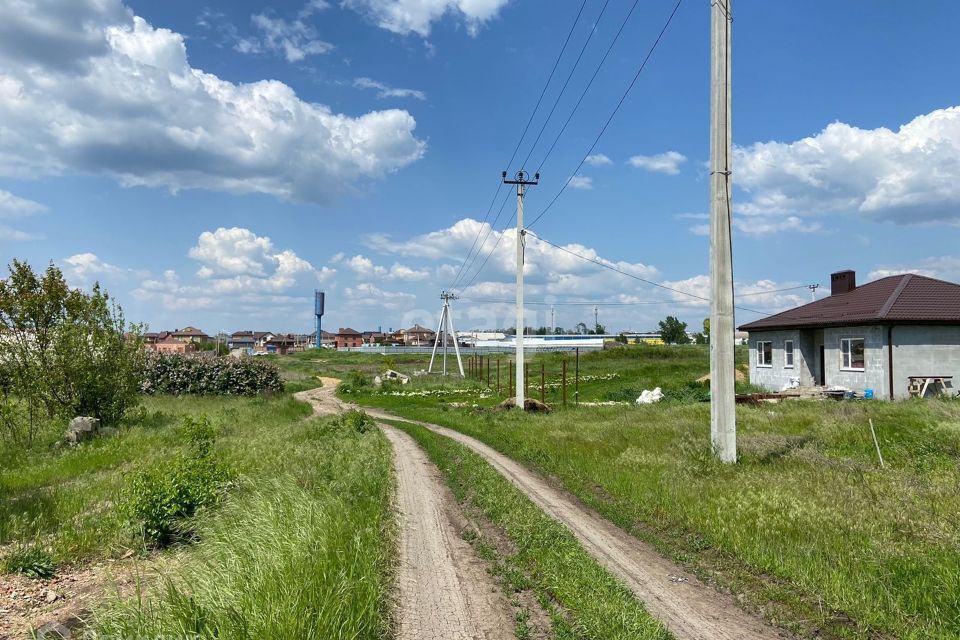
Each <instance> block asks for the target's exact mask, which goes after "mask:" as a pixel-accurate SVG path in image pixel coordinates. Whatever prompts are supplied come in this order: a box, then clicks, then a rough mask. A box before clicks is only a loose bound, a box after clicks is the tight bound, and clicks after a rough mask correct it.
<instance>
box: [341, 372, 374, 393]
mask: <svg viewBox="0 0 960 640" xmlns="http://www.w3.org/2000/svg"><path fill="white" fill-rule="evenodd" d="M368 386H370V380H369V379H368V378H367V376H366V375H365V374H364V373H363V372H362V371H351V372H350V375H348V376H347V378H346V380H344V381H343V382H341V383H340V386H338V387H337V389H338V390H339V391H340V392H341V393H356V392H357V391H360V390H361V389H363V388H365V387H368Z"/></svg>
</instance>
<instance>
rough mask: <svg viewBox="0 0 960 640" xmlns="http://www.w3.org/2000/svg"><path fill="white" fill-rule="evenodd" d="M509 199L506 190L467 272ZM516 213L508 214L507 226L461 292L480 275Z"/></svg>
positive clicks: (488, 237)
mask: <svg viewBox="0 0 960 640" xmlns="http://www.w3.org/2000/svg"><path fill="white" fill-rule="evenodd" d="M509 199H510V192H509V191H507V195H506V196H504V198H503V202H501V203H500V210H499V211H498V212H497V216H496V217H495V218H494V219H493V222H492V223H490V228H489V229H487V235H486V236H484V238H483V242H481V243H480V248H479V249H477V253H476V254H475V255H474V256H473V261H472V262H471V263H470V266H469V267H468V268H467V272H468V273H469V270H470V269H471V268H472V267H473V264H474V263H475V262H476V261H477V258H479V257H480V253H481V252H482V251H483V248H484V247H485V246H486V244H487V240H489V239H490V234H491V233H493V231H494V228H495V226H496V224H497V220H499V219H500V216H501V215H503V209H504V207H506V205H507V200H509ZM516 215H517V212H516V211H514V212H513V215H511V216H510V221H509V222H507V226H506V227H505V228H504V229H503V231H501V232H500V235H499V236H497V241H496V242H495V243H494V245H493V248H492V249H490V253H488V254H487V257H486V258H484V259H483V262H481V263H480V268H479V269H477V271H476V272H475V273H474V274H473V277H472V278H470V280H469V281H468V282H467V284H465V285H463V286H462V287H459V289H460V291H461V292H463V291H464V290H466V289H467V287H469V286H470V285H472V284H473V282H474V281H475V280H476V279H477V276H479V275H480V272H481V271H483V268H484V267H485V266H487V261H488V260H490V256H492V255H493V253H494V252H495V251H496V250H497V247H498V246H499V245H500V241H501V240H503V234H504V233H506V231H507V229H509V228H510V225H512V224H513V219H514V217H515V216H516Z"/></svg>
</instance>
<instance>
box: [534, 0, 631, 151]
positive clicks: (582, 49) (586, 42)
mask: <svg viewBox="0 0 960 640" xmlns="http://www.w3.org/2000/svg"><path fill="white" fill-rule="evenodd" d="M637 1H639V0H636V1H635V2H634V6H636V2H637ZM609 4H610V0H605V2H604V3H603V6H602V7H601V8H600V13H599V14H598V15H597V19H596V20H595V21H594V25H593V28H592V29H590V33H588V34H587V39H586V40H584V42H583V46H582V47H580V53H579V54H578V55H577V59H576V60H575V61H574V63H573V66H572V67H570V73H568V74H567V79H566V80H565V81H564V82H563V86H562V87H560V93H558V94H557V98H556V100H554V101H553V106H552V107H551V108H550V113H548V114H547V118H546V119H545V120H544V121H543V125H542V126H541V127H540V132H539V133H537V138H536V139H535V140H534V141H533V144H532V145H531V146H530V151H528V152H527V157H526V158H524V159H523V162H522V163H521V164H520V168H521V169H522V168H524V167H525V166H527V162H528V161H529V160H530V156H532V155H533V152H534V150H535V149H536V148H537V144H538V143H539V142H540V137H541V136H543V132H544V130H546V128H547V124H549V122H550V119H551V118H552V117H553V113H554V112H555V111H556V110H557V105H559V104H560V98H562V97H563V93H564V92H565V91H566V90H567V85H569V84H570V79H571V78H572V77H573V74H574V72H575V71H576V70H577V67H578V66H580V60H581V59H582V58H583V54H584V52H585V51H586V50H587V46H588V45H589V44H590V41H591V40H592V39H593V34H595V33H596V32H597V26H598V25H599V24H600V20H601V19H602V18H603V14H604V13H605V12H606V10H607V5H609ZM630 11H631V12H633V9H631V10H630ZM622 29H623V27H622V26H621V30H622ZM617 35H618V36H619V33H618V34H617ZM609 52H610V51H609V49H608V50H607V53H609ZM604 58H606V56H604ZM601 64H602V63H601Z"/></svg>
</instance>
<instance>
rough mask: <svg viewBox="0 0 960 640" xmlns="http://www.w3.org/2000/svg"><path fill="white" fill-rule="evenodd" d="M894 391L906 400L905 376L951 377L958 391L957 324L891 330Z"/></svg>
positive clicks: (959, 351) (959, 345) (959, 328)
mask: <svg viewBox="0 0 960 640" xmlns="http://www.w3.org/2000/svg"><path fill="white" fill-rule="evenodd" d="M893 345H894V346H893V392H894V397H896V398H905V397H907V396H908V394H907V383H908V380H907V377H908V376H932V375H938V376H953V390H952V391H951V393H953V394H956V392H957V389H958V388H960V325H958V326H952V327H945V326H926V325H911V326H895V327H893Z"/></svg>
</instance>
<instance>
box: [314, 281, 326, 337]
mask: <svg viewBox="0 0 960 640" xmlns="http://www.w3.org/2000/svg"><path fill="white" fill-rule="evenodd" d="M323 304H324V293H323V291H317V290H314V292H313V314H314V315H315V316H317V341H316V347H317V348H318V349H319V348H320V318H322V317H323Z"/></svg>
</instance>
